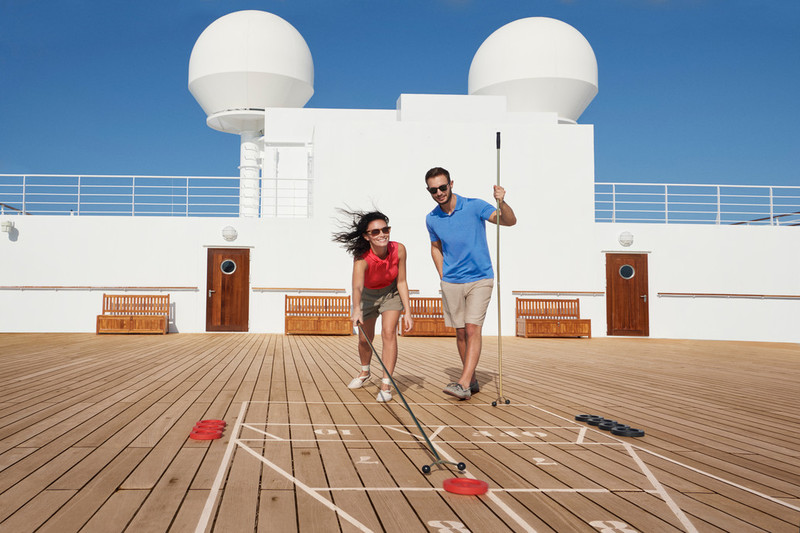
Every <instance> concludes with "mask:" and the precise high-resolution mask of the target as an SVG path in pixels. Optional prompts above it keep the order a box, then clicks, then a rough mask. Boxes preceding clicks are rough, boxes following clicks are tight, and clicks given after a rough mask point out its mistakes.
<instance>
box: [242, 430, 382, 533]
mask: <svg viewBox="0 0 800 533" xmlns="http://www.w3.org/2000/svg"><path fill="white" fill-rule="evenodd" d="M239 446H240V447H241V448H242V449H244V451H246V452H247V453H249V454H250V455H252V456H253V457H255V458H256V459H258V460H259V461H261V462H262V463H264V464H265V465H267V466H269V467H270V468H271V469H273V470H274V471H276V472H277V473H279V474H280V475H282V476H283V477H285V478H286V479H288V480H289V481H291V482H292V483H294V484H295V485H296V486H297V487H300V489H302V490H303V492H305V493H306V494H308V495H309V496H311V497H312V498H314V499H315V500H317V501H318V502H320V503H321V504H322V505H324V506H325V507H327V508H328V509H330V510H331V511H333V512H335V513H336V514H338V515H339V516H341V517H342V518H344V519H345V520H347V521H348V522H350V523H351V524H353V525H354V526H355V527H356V528H357V529H358V530H359V531H364V532H365V533H372V530H371V529H369V528H368V527H367V526H365V525H364V524H362V523H361V522H359V521H358V520H356V519H355V518H354V517H352V516H350V515H349V514H348V513H347V512H346V511H345V510H344V509H342V508H341V507H338V506H336V505H334V504H333V503H332V502H330V501H328V500H326V499H325V498H323V497H322V496H320V495H319V494H318V493H317V492H316V489H312V488H311V487H309V486H308V485H306V484H305V483H303V482H302V481H300V480H299V479H297V478H296V477H294V476H292V475H291V474H289V473H288V472H286V471H285V470H283V469H282V468H281V467H279V466H278V465H276V464H275V463H273V462H272V461H270V460H269V459H267V458H266V457H264V456H263V455H261V454H258V453H256V452H255V451H254V450H252V449H251V448H250V447H248V446H245V445H244V444H241V443H239ZM322 490H330V489H322Z"/></svg>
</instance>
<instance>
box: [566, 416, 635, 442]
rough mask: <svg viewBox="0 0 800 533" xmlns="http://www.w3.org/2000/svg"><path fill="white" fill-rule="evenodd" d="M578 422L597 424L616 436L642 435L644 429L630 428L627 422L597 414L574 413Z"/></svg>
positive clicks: (599, 427)
mask: <svg viewBox="0 0 800 533" xmlns="http://www.w3.org/2000/svg"><path fill="white" fill-rule="evenodd" d="M575 420H577V421H578V422H586V423H587V424H589V425H590V426H597V428H598V429H602V430H603V431H610V432H611V434H612V435H616V436H618V437H644V430H641V429H636V428H632V427H630V426H629V425H627V424H620V423H619V422H617V421H616V420H611V419H610V418H603V417H602V416H597V415H575Z"/></svg>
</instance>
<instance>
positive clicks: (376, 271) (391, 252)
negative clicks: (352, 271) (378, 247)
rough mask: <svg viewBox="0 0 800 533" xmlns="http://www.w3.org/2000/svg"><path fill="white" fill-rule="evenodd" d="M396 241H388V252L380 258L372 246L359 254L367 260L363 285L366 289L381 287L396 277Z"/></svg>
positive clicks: (397, 259)
mask: <svg viewBox="0 0 800 533" xmlns="http://www.w3.org/2000/svg"><path fill="white" fill-rule="evenodd" d="M397 248H398V247H397V243H396V242H394V241H389V246H388V253H387V254H386V257H385V258H383V259H381V258H380V257H378V256H377V255H375V254H374V253H373V252H372V248H370V249H369V251H368V252H367V253H365V254H364V255H363V256H361V259H363V260H365V261H366V262H367V271H366V272H365V273H364V287H366V288H367V289H383V288H384V287H388V286H389V285H391V284H392V282H394V281H395V280H396V279H397V265H398V263H399V257H398V255H397Z"/></svg>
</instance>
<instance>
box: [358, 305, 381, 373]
mask: <svg viewBox="0 0 800 533" xmlns="http://www.w3.org/2000/svg"><path fill="white" fill-rule="evenodd" d="M376 320H378V317H374V318H368V319H366V320H365V321H364V322H362V323H361V329H362V330H363V331H364V333H365V334H366V335H367V338H368V339H369V341H370V342H372V339H374V338H375V321H376ZM358 356H359V358H360V359H361V366H362V367H363V366H369V362H370V360H371V359H372V349H371V348H370V347H369V343H368V342H367V340H366V339H365V338H364V336H363V335H362V334H361V332H360V331H359V332H358ZM368 374H369V371H368V370H362V371H361V373H360V374H359V377H361V376H366V375H368Z"/></svg>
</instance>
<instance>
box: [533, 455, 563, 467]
mask: <svg viewBox="0 0 800 533" xmlns="http://www.w3.org/2000/svg"><path fill="white" fill-rule="evenodd" d="M533 460H534V461H536V466H553V465H557V464H558V463H553V462H551V461H548V460H547V459H545V458H544V457H534V458H533Z"/></svg>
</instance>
